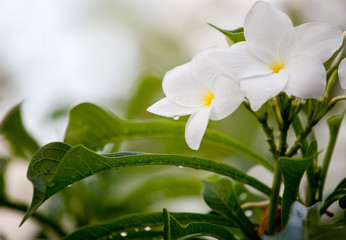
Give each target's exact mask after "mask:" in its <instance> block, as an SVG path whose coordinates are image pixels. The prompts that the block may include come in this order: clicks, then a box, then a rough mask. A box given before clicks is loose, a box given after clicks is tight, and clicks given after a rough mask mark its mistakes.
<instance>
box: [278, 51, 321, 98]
mask: <svg viewBox="0 0 346 240" xmlns="http://www.w3.org/2000/svg"><path fill="white" fill-rule="evenodd" d="M287 71H288V83H287V85H286V87H285V89H284V92H286V93H288V94H291V95H293V96H296V97H299V98H304V99H306V98H319V97H321V96H322V94H323V92H324V89H325V87H326V71H325V68H324V66H323V64H322V63H321V61H320V60H319V59H317V58H315V57H313V56H310V55H305V54H302V55H299V56H296V57H294V58H292V59H290V61H289V62H288V63H287Z"/></svg>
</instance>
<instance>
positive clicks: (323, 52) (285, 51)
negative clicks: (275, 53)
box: [279, 22, 343, 62]
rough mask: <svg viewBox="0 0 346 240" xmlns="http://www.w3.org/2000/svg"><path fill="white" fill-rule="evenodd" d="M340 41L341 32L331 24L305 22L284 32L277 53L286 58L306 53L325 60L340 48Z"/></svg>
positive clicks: (341, 39) (341, 38)
mask: <svg viewBox="0 0 346 240" xmlns="http://www.w3.org/2000/svg"><path fill="white" fill-rule="evenodd" d="M342 41H343V33H342V32H341V31H340V30H339V29H338V28H336V27H334V26H332V25H329V24H326V23H316V22H312V23H305V24H302V25H300V26H297V27H295V28H292V29H291V30H289V31H288V32H286V33H285V35H284V37H283V38H282V39H281V41H280V46H279V53H280V55H281V56H282V57H284V58H286V59H287V58H290V57H294V56H296V55H299V54H308V55H311V56H315V57H316V58H318V59H320V61H322V62H325V61H327V60H328V59H329V58H330V57H331V56H332V55H333V53H334V52H335V51H336V50H338V49H339V48H340V46H341V44H342Z"/></svg>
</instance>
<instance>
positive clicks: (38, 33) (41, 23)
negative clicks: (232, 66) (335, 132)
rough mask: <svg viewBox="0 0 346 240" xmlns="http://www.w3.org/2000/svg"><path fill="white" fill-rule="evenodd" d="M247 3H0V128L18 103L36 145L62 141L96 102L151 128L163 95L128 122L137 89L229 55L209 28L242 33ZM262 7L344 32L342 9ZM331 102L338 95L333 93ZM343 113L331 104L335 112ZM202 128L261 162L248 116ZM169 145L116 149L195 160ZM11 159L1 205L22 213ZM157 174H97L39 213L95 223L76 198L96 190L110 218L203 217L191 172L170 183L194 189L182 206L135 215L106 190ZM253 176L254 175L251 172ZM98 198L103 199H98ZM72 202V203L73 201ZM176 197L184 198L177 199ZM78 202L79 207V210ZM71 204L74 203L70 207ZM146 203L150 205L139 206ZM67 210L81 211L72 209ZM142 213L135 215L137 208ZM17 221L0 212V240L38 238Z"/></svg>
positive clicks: (337, 0)
mask: <svg viewBox="0 0 346 240" xmlns="http://www.w3.org/2000/svg"><path fill="white" fill-rule="evenodd" d="M254 2H255V1H254V0H241V1H240V0H189V1H186V0H165V1H162V0H145V1H142V0H49V1H47V0H31V1H28V0H0V119H3V118H4V116H5V115H6V113H7V112H8V111H9V110H10V109H11V108H12V107H13V106H15V105H17V104H18V103H20V102H23V105H22V108H21V109H22V114H23V121H24V124H25V126H26V128H27V129H28V131H29V132H30V133H31V134H32V136H33V137H34V138H35V139H36V140H37V141H38V142H39V143H40V144H41V145H44V144H46V143H48V142H51V141H61V140H62V139H63V137H64V131H65V128H66V125H67V120H68V111H69V109H70V108H72V107H73V106H75V105H77V104H79V103H81V102H92V103H95V104H97V105H99V106H102V107H105V108H107V109H109V110H111V111H112V112H114V113H116V114H117V115H118V116H120V117H123V118H132V119H136V120H143V119H157V118H158V117H157V116H152V115H150V114H148V113H146V112H145V108H146V107H148V106H149V105H150V104H152V103H154V102H155V101H156V100H158V99H159V98H161V97H162V96H163V95H162V92H161V90H160V89H157V90H156V93H155V94H154V95H153V96H152V99H150V101H148V103H147V104H148V105H143V106H140V107H138V108H137V112H135V113H133V112H132V113H129V112H128V108H129V106H130V105H131V103H130V100H131V98H132V97H133V95H134V92H135V90H136V89H137V87H138V85H139V81H141V80H143V79H145V78H155V79H157V80H158V81H160V80H161V79H162V76H163V75H164V73H165V72H166V71H168V70H170V69H171V68H173V67H175V66H178V65H181V64H184V63H186V62H188V61H190V59H191V58H192V57H193V56H194V55H195V54H196V52H198V51H201V50H203V49H205V48H207V47H210V46H219V47H227V42H226V40H225V38H224V36H223V35H222V34H221V33H219V32H218V31H216V30H215V29H213V28H212V27H210V26H209V25H207V23H212V24H214V25H216V26H218V27H220V28H224V29H235V28H238V27H241V26H242V25H243V21H244V18H245V16H246V14H247V12H248V10H249V9H250V8H251V6H252V5H253V3H254ZM267 2H269V3H271V4H272V5H273V6H274V7H276V8H278V9H280V10H282V11H284V12H286V13H287V14H288V15H290V17H291V18H292V20H293V21H294V23H295V24H300V23H303V22H306V21H320V22H327V23H330V24H333V25H335V26H337V27H339V28H340V29H341V30H343V31H344V30H345V29H346V2H345V1H344V0H329V1H325V0H294V1H293V0H290V1H285V0H271V1H267ZM339 93H340V94H345V92H342V91H341V90H339ZM344 106H345V105H342V104H339V106H338V107H339V110H340V109H342V108H344ZM135 109H136V108H135ZM336 112H337V111H336ZM339 112H340V111H339ZM184 120H185V119H181V120H180V121H184ZM209 127H211V128H215V129H218V130H220V131H224V132H225V133H226V134H229V135H230V136H232V138H235V139H238V140H240V141H242V142H244V143H247V144H249V145H251V146H253V147H254V148H255V149H256V150H257V151H258V152H260V153H263V154H264V155H266V154H267V156H269V155H268V153H266V151H267V146H266V145H264V143H263V142H264V141H263V139H264V136H263V134H262V133H261V131H260V129H258V128H257V127H256V125H255V121H254V119H252V116H251V115H249V114H248V113H247V112H246V110H244V109H243V108H240V109H239V110H237V111H236V112H235V113H234V114H233V115H232V116H230V117H229V118H227V119H226V120H222V121H219V122H212V123H210V125H209ZM345 132H346V131H345V126H344V127H343V128H342V129H341V134H340V136H339V142H338V144H337V146H336V153H335V157H334V159H333V162H332V165H331V168H330V172H329V173H330V174H329V175H328V179H327V185H328V184H330V185H331V186H332V185H335V184H336V183H337V182H338V181H340V179H342V178H343V177H344V173H345V170H346V164H345V162H346V160H345V154H346V152H345V147H344V146H345V144H346V133H345ZM317 136H318V137H319V140H320V142H319V144H320V145H319V146H320V148H322V149H323V148H325V146H326V144H327V140H328V137H327V136H328V129H327V128H326V126H325V125H324V124H319V125H318V126H317ZM173 145H174V146H175V147H173V148H171V149H167V148H165V147H164V146H161V145H160V142H158V141H155V140H150V141H149V140H143V139H142V140H136V141H132V142H125V143H124V144H123V145H122V146H121V149H122V150H134V151H147V152H158V151H161V150H162V151H168V152H175V153H186V154H196V152H194V151H191V150H189V149H188V148H187V147H186V146H185V143H184V142H180V143H179V142H174V144H173ZM152 146H158V147H156V148H154V147H152ZM203 146H204V145H202V148H203ZM198 154H200V155H202V156H207V157H211V156H213V157H216V158H218V159H219V160H224V161H232V164H233V165H236V166H239V168H241V169H244V170H248V169H249V168H250V167H251V163H250V162H249V161H248V160H246V159H242V157H239V156H236V155H234V154H233V155H232V154H229V153H225V152H222V151H218V154H217V155H216V156H214V155H213V154H214V153H212V152H211V150H210V151H208V150H203V149H202V150H201V151H200V153H198ZM322 154H323V153H322ZM0 155H1V156H4V157H9V156H10V155H11V154H10V151H9V148H8V144H7V143H6V141H5V140H4V139H3V138H2V137H0ZM10 157H11V158H12V159H11V161H10V164H9V165H8V167H7V171H6V182H5V183H6V189H7V191H8V193H9V197H10V198H11V199H13V200H15V201H20V202H24V203H27V204H29V202H30V201H31V196H32V187H31V184H30V183H29V181H28V180H27V179H26V169H27V165H28V161H27V160H23V159H17V158H13V157H12V156H10ZM156 170H157V171H156ZM146 171H147V173H146ZM165 171H168V172H169V171H171V170H165V169H162V168H157V169H154V170H153V169H150V170H149V169H146V170H144V171H143V172H142V173H138V172H136V171H132V170H126V171H122V172H120V173H119V174H117V175H116V176H114V175H112V174H108V175H107V174H105V175H104V176H103V177H102V178H100V179H96V178H92V180H88V181H84V182H83V183H81V184H80V186H78V187H76V188H75V189H74V191H73V192H72V191H70V192H68V190H67V191H66V192H65V193H64V194H63V196H57V197H55V200H52V201H51V203H50V206H49V204H45V205H44V208H43V211H46V213H47V214H50V215H51V216H52V217H53V218H54V217H55V218H63V219H64V222H65V226H66V228H67V229H73V227H75V226H83V225H85V224H89V223H93V222H98V220H100V218H101V217H102V214H105V213H102V211H103V210H105V209H103V208H101V209H97V208H95V206H94V205H92V204H91V205H90V206H89V205H86V203H85V202H83V201H82V200H80V198H83V197H85V199H88V200H90V199H93V198H95V197H93V194H94V193H95V191H96V192H97V191H103V192H102V193H100V195H98V196H101V197H102V198H104V199H105V201H113V202H112V203H114V202H116V204H115V203H114V204H113V205H114V206H113V205H112V206H113V207H115V206H117V208H116V209H113V210H114V211H116V212H117V214H118V215H121V214H123V213H124V214H125V213H131V212H136V211H145V210H155V211H160V209H162V207H163V206H167V205H168V206H171V209H173V210H180V211H184V210H190V211H197V212H203V211H207V210H208V209H207V207H206V206H205V205H203V203H202V201H201V199H200V198H199V197H198V195H199V193H200V188H201V186H200V185H199V179H201V178H205V177H206V176H205V175H203V173H199V172H193V173H191V172H189V171H188V170H185V169H184V170H182V171H180V172H179V174H181V175H178V176H177V175H176V174H175V173H172V175H170V176H171V177H172V178H174V181H179V179H180V180H181V181H183V179H185V184H186V182H189V183H191V186H190V187H191V189H195V190H194V191H192V192H190V193H192V194H190V195H192V196H190V197H189V198H186V197H185V198H182V199H178V198H177V199H175V201H173V202H172V201H170V202H169V201H168V200H169V197H170V196H171V195H172V194H171V195H170V194H169V193H167V192H164V191H157V189H156V190H152V191H151V195H150V196H149V197H148V198H149V199H148V200H143V204H142V205H143V206H139V207H138V208H137V209H135V208H131V206H132V205H131V199H136V197H135V196H132V198H131V197H128V196H130V195H131V194H132V193H131V192H126V191H125V190H124V189H121V187H120V186H121V184H120V183H119V184H115V185H117V186H112V187H109V186H108V185H109V182H107V181H115V180H116V181H118V182H119V181H120V182H121V181H123V182H128V179H129V178H130V179H133V180H132V181H130V183H131V184H132V185H131V188H136V187H137V188H138V186H139V185H140V187H143V188H145V186H147V185H153V183H154V182H155V179H157V178H159V177H160V176H161V175H162V172H164V173H165V174H167V172H165ZM169 174H171V172H169ZM255 174H256V172H255ZM257 174H259V175H261V174H262V173H261V172H260V171H257ZM156 175H157V176H156ZM191 175H193V176H192V177H191ZM129 176H130V177H129ZM186 179H187V180H186ZM102 181H104V182H106V183H102ZM100 182H101V183H100ZM83 184H84V185H83ZM107 184H108V185H107ZM136 184H137V185H136ZM141 184H142V185H141ZM167 184H168V183H162V186H164V187H165V188H167V186H168V185H167ZM106 185H107V186H106ZM144 185H145V186H144ZM159 185H160V184H158V186H157V188H158V189H159V188H160V186H159ZM162 186H161V187H162ZM178 186H179V184H178ZM89 188H94V190H95V191H94V192H93V191H90V192H88V191H87V190H86V189H89ZM178 188H179V187H178ZM78 191H79V192H78ZM177 191H178V190H177ZM85 192H87V193H85ZM114 192H117V193H120V192H121V195H122V196H113V195H112V194H111V193H114ZM106 193H107V194H110V195H107V196H104V195H105V194H106ZM83 194H84V195H87V194H89V195H88V196H84V195H83ZM73 195H78V196H79V198H76V197H73ZM118 195H119V194H118ZM125 195H126V196H125ZM181 195H188V194H186V193H181ZM138 196H140V195H138ZM127 197H128V198H127ZM78 199H79V200H80V201H81V202H78V201H77V200H78ZM124 199H125V200H124ZM94 200H95V199H94ZM73 201H77V202H76V203H75V204H74V205H73V204H72V202H73ZM124 201H125V203H124ZM146 203H148V204H149V205H150V206H149V207H147V206H145V204H146ZM83 204H84V205H83ZM136 204H137V203H136ZM52 205H54V207H52ZM125 205H126V207H125ZM139 205H141V204H139ZM75 206H81V207H80V209H76V208H74V207H75ZM187 206H188V207H187ZM140 207H142V208H141V209H139V208H140ZM184 207H185V208H186V209H184ZM64 208H65V209H67V210H68V211H75V213H79V214H80V218H78V219H71V218H72V217H71V216H69V215H68V214H66V212H63V210H61V209H64ZM124 209H125V210H124ZM106 210H107V209H106ZM106 210H105V211H106ZM78 211H80V212H78ZM87 212H88V213H87ZM100 212H101V213H100ZM71 215H73V214H71ZM118 215H117V216H118ZM22 216H23V213H21V212H14V211H10V210H8V209H3V208H0V239H1V238H2V237H3V238H4V239H31V238H32V237H33V236H34V235H35V234H36V232H37V231H38V230H39V227H38V225H37V224H36V223H35V222H34V221H28V222H26V223H25V224H24V225H23V226H22V227H21V228H18V225H19V223H20V220H21V218H22ZM110 217H113V216H110ZM86 219H89V220H86ZM90 219H91V220H90ZM105 219H107V217H105Z"/></svg>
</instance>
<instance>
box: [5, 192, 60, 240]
mask: <svg viewBox="0 0 346 240" xmlns="http://www.w3.org/2000/svg"><path fill="white" fill-rule="evenodd" d="M0 207H7V208H10V209H13V210H17V211H21V212H24V213H25V212H26V210H27V208H28V206H27V205H26V204H23V203H13V202H10V201H8V200H6V199H1V200H0ZM32 216H33V218H35V219H36V220H37V221H38V222H39V223H41V224H42V225H43V226H47V227H49V228H51V229H52V230H54V232H56V233H57V234H58V236H60V237H63V236H65V235H66V232H65V231H64V230H63V229H62V228H61V227H60V225H59V224H58V223H56V222H55V221H53V220H52V219H50V218H49V217H47V216H44V215H42V214H40V213H34V214H33V215H32Z"/></svg>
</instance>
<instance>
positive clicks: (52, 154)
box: [23, 142, 271, 221]
mask: <svg viewBox="0 0 346 240" xmlns="http://www.w3.org/2000/svg"><path fill="white" fill-rule="evenodd" d="M141 165H173V166H183V167H189V168H194V169H201V170H206V171H210V172H214V173H218V174H221V175H224V176H227V177H231V178H233V179H235V180H237V181H239V182H242V183H245V184H248V185H250V186H252V187H254V188H256V189H258V190H259V191H261V192H263V193H265V194H267V195H270V192H271V190H270V188H269V187H268V186H266V185H265V184H263V183H261V182H260V181H258V180H257V179H255V178H253V177H251V176H249V175H247V174H246V173H244V172H242V171H240V170H238V169H236V168H234V167H232V166H229V165H227V164H224V163H220V162H216V161H213V160H208V159H203V158H198V157H190V156H181V155H173V154H144V153H135V152H120V153H112V154H104V155H100V154H98V153H96V152H93V151H92V150H90V149H88V148H86V147H84V146H82V145H77V146H75V147H71V146H70V145H68V144H65V143H59V142H54V143H50V144H47V145H45V146H43V147H42V148H40V149H39V150H38V151H37V153H36V154H35V155H34V157H33V159H32V161H31V162H30V165H29V168H28V178H29V180H30V181H31V182H32V183H33V185H34V196H33V200H32V203H31V206H30V208H29V210H28V211H27V213H26V215H25V217H24V219H23V221H25V220H26V219H27V218H28V217H29V216H30V215H31V214H32V213H33V212H34V211H35V210H36V209H37V208H38V207H39V206H40V205H41V204H42V203H43V202H44V201H45V200H47V199H48V198H49V197H50V196H52V195H53V194H55V193H57V192H58V191H60V190H62V189H64V188H66V187H67V186H69V185H70V184H72V183H74V182H77V181H79V180H81V179H84V178H86V177H88V176H91V175H93V174H96V173H99V172H102V171H105V170H109V169H119V168H124V167H132V166H141Z"/></svg>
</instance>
